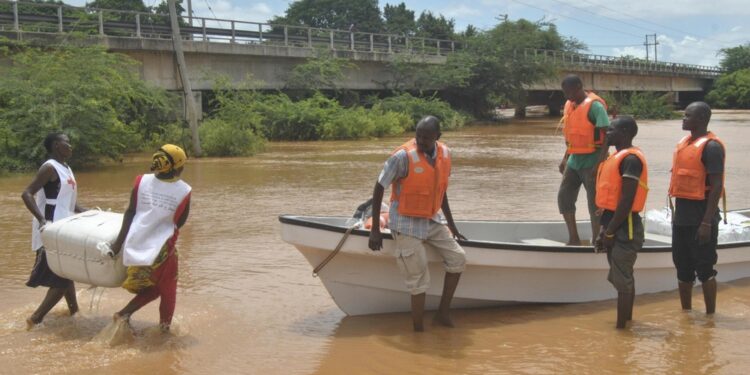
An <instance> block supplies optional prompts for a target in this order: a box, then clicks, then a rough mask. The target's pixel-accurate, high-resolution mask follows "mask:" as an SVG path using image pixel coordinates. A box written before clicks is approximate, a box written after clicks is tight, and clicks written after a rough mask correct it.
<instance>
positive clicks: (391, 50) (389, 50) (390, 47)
mask: <svg viewBox="0 0 750 375" xmlns="http://www.w3.org/2000/svg"><path fill="white" fill-rule="evenodd" d="M388 53H393V46H391V36H390V35H388Z"/></svg>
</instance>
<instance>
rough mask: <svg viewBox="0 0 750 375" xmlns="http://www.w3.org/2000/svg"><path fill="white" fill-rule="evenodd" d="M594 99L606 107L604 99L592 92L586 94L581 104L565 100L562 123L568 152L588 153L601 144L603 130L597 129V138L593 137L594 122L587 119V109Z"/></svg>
mask: <svg viewBox="0 0 750 375" xmlns="http://www.w3.org/2000/svg"><path fill="white" fill-rule="evenodd" d="M594 101H598V102H600V103H602V105H604V108H605V109H606V108H607V103H605V102H604V99H602V98H600V97H599V96H598V95H596V94H594V93H592V92H589V93H587V94H586V99H584V101H583V102H581V104H576V103H575V102H574V101H572V100H568V101H567V102H565V110H564V111H563V118H562V123H563V134H564V135H565V143H566V144H567V145H568V151H567V152H568V154H590V153H592V152H594V151H596V147H597V146H601V144H602V140H603V139H604V133H605V130H604V129H599V139H598V140H597V139H595V137H594V131H595V130H597V129H596V124H593V123H592V122H591V120H589V110H590V109H591V104H593V103H594Z"/></svg>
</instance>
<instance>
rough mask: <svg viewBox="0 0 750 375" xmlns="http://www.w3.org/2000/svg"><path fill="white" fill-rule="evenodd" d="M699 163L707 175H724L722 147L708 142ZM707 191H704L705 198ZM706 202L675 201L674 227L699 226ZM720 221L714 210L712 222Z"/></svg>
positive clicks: (717, 212) (716, 143)
mask: <svg viewBox="0 0 750 375" xmlns="http://www.w3.org/2000/svg"><path fill="white" fill-rule="evenodd" d="M701 162H703V165H704V166H706V173H707V174H709V175H710V174H716V173H724V147H722V146H721V144H720V143H719V142H715V141H712V140H709V141H708V143H706V147H704V148H703V154H701ZM706 186H708V176H706ZM707 197H708V191H706V198H707ZM707 205H708V200H707V199H703V200H699V201H696V200H692V199H683V198H676V199H675V210H674V225H700V223H701V221H702V220H703V215H705V214H706V206H707ZM719 219H720V216H719V210H716V216H715V217H714V219H713V220H714V222H718V221H719Z"/></svg>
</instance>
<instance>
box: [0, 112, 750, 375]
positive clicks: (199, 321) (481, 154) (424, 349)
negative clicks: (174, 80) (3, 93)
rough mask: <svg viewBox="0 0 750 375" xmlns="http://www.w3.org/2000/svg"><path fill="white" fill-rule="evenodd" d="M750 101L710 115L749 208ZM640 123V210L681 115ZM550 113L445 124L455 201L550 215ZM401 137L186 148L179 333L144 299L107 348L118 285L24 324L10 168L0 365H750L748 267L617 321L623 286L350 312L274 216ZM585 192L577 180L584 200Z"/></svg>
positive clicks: (347, 369)
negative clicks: (619, 325) (568, 294)
mask: <svg viewBox="0 0 750 375" xmlns="http://www.w3.org/2000/svg"><path fill="white" fill-rule="evenodd" d="M748 114H750V113H748V112H742V111H728V112H721V113H718V114H715V116H714V120H713V122H712V124H713V125H712V127H713V129H714V130H716V132H717V133H718V135H719V136H720V137H722V139H723V140H724V141H725V143H726V144H727V147H728V149H729V155H728V158H727V168H728V173H727V192H728V195H729V201H728V203H729V207H730V208H745V207H750V194H748V193H750V190H749V189H750V188H748V186H747V183H746V181H747V179H746V176H747V175H748V174H750V167H749V166H748V164H747V163H743V162H742V154H741V152H742V150H747V149H750V137H748V132H750V130H748V126H749V125H750V120H748V117H747V116H748ZM639 125H640V126H641V128H640V132H639V135H638V137H637V138H636V142H635V143H636V144H637V145H639V146H641V147H642V148H643V149H644V151H645V152H646V155H647V157H648V161H649V168H650V171H649V179H650V184H651V194H650V196H649V201H648V203H647V208H649V207H650V208H656V207H660V206H662V205H663V204H664V199H665V192H666V186H667V179H668V170H669V167H670V163H671V151H672V148H673V147H674V144H675V143H676V142H677V140H678V139H679V138H680V137H681V136H682V135H683V134H684V133H683V132H682V131H681V130H680V124H679V121H678V120H676V121H653V122H641V123H640V124H639ZM555 127H556V120H554V119H539V118H537V119H529V120H526V121H522V122H512V123H508V124H505V125H502V126H487V127H481V126H480V127H471V128H468V129H465V130H462V131H460V132H450V133H446V134H444V140H445V141H446V142H447V143H448V144H449V145H450V146H451V147H452V149H453V152H454V158H455V160H454V164H455V168H454V172H453V179H452V185H451V187H450V197H451V206H452V208H453V211H454V216H455V217H456V218H458V219H489V218H497V219H534V220H542V219H558V217H559V215H558V212H557V207H556V192H557V186H558V184H559V179H560V175H559V173H558V172H557V165H558V163H559V161H560V158H561V156H562V152H563V144H562V139H561V136H560V135H559V134H555ZM403 140H404V137H399V138H389V139H382V140H372V141H356V142H315V143H274V144H271V145H270V148H269V150H268V152H266V153H264V154H262V155H259V156H257V157H253V158H237V159H201V160H191V161H190V162H189V163H188V165H187V169H186V173H185V178H186V180H187V181H188V182H190V184H191V185H192V186H193V188H194V193H193V206H192V208H191V217H190V219H189V220H188V224H187V225H186V227H185V228H184V230H183V231H182V232H181V234H182V236H181V238H180V243H179V244H178V245H179V252H180V271H179V272H180V281H179V290H178V302H177V311H176V315H175V324H174V332H173V334H172V335H170V336H161V335H159V334H155V333H154V331H153V330H152V328H153V327H154V326H155V325H156V324H157V322H158V303H152V304H150V305H148V306H147V307H145V308H144V309H143V310H142V311H140V312H138V313H137V314H136V315H135V316H134V317H133V325H134V326H135V328H136V336H135V338H134V340H133V341H132V342H130V343H128V342H126V343H123V344H121V345H117V346H114V347H111V346H109V345H105V344H102V343H101V342H97V341H96V340H93V338H94V337H95V336H96V335H97V333H99V332H100V331H101V330H102V329H103V328H104V327H105V326H106V325H107V324H109V323H110V321H111V316H112V314H113V313H114V312H115V311H117V310H119V309H120V308H121V307H122V306H123V305H124V304H125V303H126V302H127V301H128V300H129V298H130V297H131V295H129V294H128V293H127V292H125V291H124V290H120V289H109V290H107V291H105V293H104V294H103V297H102V299H101V301H100V302H98V303H97V301H94V303H91V298H92V293H91V291H88V290H85V286H83V285H79V294H80V296H79V298H80V301H81V307H82V310H83V311H82V314H81V315H79V316H76V317H68V316H66V314H65V309H64V307H63V306H59V307H58V308H57V309H55V310H53V312H52V313H51V314H50V316H49V317H48V318H47V320H46V321H45V323H44V324H43V325H42V326H40V327H38V328H36V329H34V330H32V331H30V332H26V331H25V330H24V324H23V321H24V319H25V317H27V316H28V315H29V314H30V313H31V312H32V311H33V310H34V308H35V307H36V305H37V303H38V302H39V301H41V299H42V297H43V294H44V292H45V291H44V290H42V289H30V288H26V287H25V286H24V285H23V283H24V281H25V279H26V277H27V276H28V272H29V270H30V268H31V265H32V263H33V260H34V258H33V254H32V253H31V251H29V249H28V247H29V239H28V237H29V233H28V232H29V227H30V226H29V223H28V222H29V220H30V215H29V214H28V213H27V212H26V210H25V208H24V207H23V205H22V203H21V200H20V192H21V191H22V190H23V188H24V187H25V185H26V184H27V183H28V182H29V180H30V178H31V175H22V176H9V177H3V178H0V182H1V183H0V204H1V206H0V207H2V210H0V240H2V241H1V243H2V244H3V245H2V246H3V248H2V249H3V251H4V254H5V256H3V257H0V281H1V282H2V285H3V286H2V288H0V300H2V301H3V302H2V305H0V369H2V370H0V372H1V373H6V372H7V373H30V372H36V373H100V372H102V371H117V372H121V373H153V372H155V371H158V373H165V374H170V373H199V374H203V373H213V372H223V373H263V374H267V373H284V374H287V373H315V372H317V373H326V374H327V373H347V374H348V373H353V372H356V373H365V374H367V373H373V374H381V373H438V374H439V373H518V372H523V373H572V372H576V371H582V372H592V371H597V372H602V373H613V374H614V373H623V372H628V373H652V372H655V373H691V372H696V373H732V374H733V373H745V372H747V371H746V369H747V368H748V367H750V359H748V357H747V355H746V353H745V351H746V348H747V347H748V344H750V316H748V311H750V309H748V307H749V306H750V293H748V292H750V281H749V280H740V281H736V282H732V283H725V284H722V285H721V286H720V292H719V302H718V309H717V310H718V313H717V314H716V316H714V317H711V318H707V317H705V316H704V315H703V314H701V313H700V309H702V307H703V306H702V302H701V301H700V289H699V288H698V289H696V291H695V293H694V296H695V300H694V306H695V308H696V311H694V312H691V313H683V312H681V311H680V310H679V301H678V299H677V295H676V293H675V292H668V293H660V294H655V295H649V296H643V297H639V298H638V299H637V300H636V307H635V321H634V324H633V327H632V329H630V330H628V331H625V332H616V331H615V330H614V329H613V328H612V327H613V326H614V317H615V312H614V301H604V302H597V303H587V304H577V305H522V306H511V307H504V308H497V309H484V310H463V311H457V312H456V313H455V320H456V323H457V324H458V328H455V329H446V328H442V327H429V326H428V330H427V332H425V333H424V334H414V333H412V332H411V327H410V326H411V323H410V321H409V318H408V316H407V315H406V314H390V315H379V316H366V317H345V316H344V314H343V313H341V312H340V311H339V310H338V309H337V308H336V307H335V305H334V303H333V301H332V300H331V298H330V296H329V295H328V293H327V292H326V291H325V289H324V288H323V286H322V284H321V283H320V282H319V280H317V279H314V278H312V277H311V276H310V272H311V267H310V265H308V264H307V262H306V261H305V260H304V258H303V257H302V256H301V255H300V254H298V253H297V252H296V250H294V248H293V247H292V246H290V245H287V244H285V243H283V242H281V240H280V239H279V234H278V222H277V216H278V215H279V214H283V213H298V214H319V215H349V214H351V213H352V212H353V211H354V208H355V207H356V206H357V205H358V204H359V203H361V202H362V201H364V200H365V199H367V198H368V196H369V195H370V193H371V191H372V186H373V184H374V181H375V178H376V176H377V173H378V172H379V171H380V168H381V166H382V163H383V161H384V159H385V157H386V155H387V154H388V153H389V152H390V150H392V149H393V148H394V147H396V146H398V145H400V144H401V143H402V142H403ZM148 165H149V163H148V159H147V157H146V156H139V157H135V158H132V159H129V160H127V161H126V162H125V163H124V164H122V165H117V166H115V167H110V168H101V169H98V170H93V171H78V172H77V174H76V176H77V178H78V180H79V186H80V192H79V197H80V200H81V203H82V204H83V205H86V206H89V207H95V206H98V207H102V208H105V209H106V208H112V209H113V210H116V211H122V210H123V209H124V206H125V205H126V203H127V197H128V192H129V190H130V186H131V184H132V181H133V177H134V176H135V175H136V174H139V173H144V172H145V171H146V168H147V167H148ZM583 199H585V198H584V196H583V193H582V194H581V198H580V200H579V204H582V200H583ZM585 211H586V210H579V212H580V215H582V216H581V217H580V218H581V219H584V218H586V217H585V215H586V213H585ZM334 261H335V260H334ZM394 267H395V265H394ZM602 282H603V283H606V281H605V280H602ZM636 283H637V275H636ZM90 306H93V308H90ZM428 321H429V319H428Z"/></svg>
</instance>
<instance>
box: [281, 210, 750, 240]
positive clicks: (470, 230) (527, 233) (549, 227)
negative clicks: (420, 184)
mask: <svg viewBox="0 0 750 375" xmlns="http://www.w3.org/2000/svg"><path fill="white" fill-rule="evenodd" d="M731 212H732V213H735V214H739V215H742V216H737V215H734V218H735V219H736V218H737V217H740V218H745V219H744V221H742V225H743V228H742V229H743V230H744V231H747V232H748V233H747V234H748V238H750V209H746V210H736V211H731ZM287 218H293V219H297V220H302V221H306V222H310V223H316V224H319V225H320V224H322V225H323V226H334V227H339V228H347V227H350V226H352V225H355V224H357V223H361V222H360V221H359V220H357V219H353V218H346V217H330V216H326V217H315V216H287ZM741 220H743V219H741ZM735 221H736V220H735ZM456 224H457V225H458V227H459V228H460V230H461V233H462V234H463V235H464V236H466V237H467V238H468V239H469V240H470V241H472V242H485V243H506V244H514V245H529V246H534V247H560V246H565V243H566V242H567V240H568V232H567V229H566V227H565V223H564V222H563V221H480V220H475V221H457V222H456ZM577 226H578V233H579V236H580V237H581V239H582V240H583V241H584V244H583V246H590V243H589V239H590V238H591V225H590V224H589V222H588V221H578V222H577ZM355 229H358V231H357V232H359V233H360V234H364V233H361V232H360V231H364V230H363V229H361V225H358V226H356V227H355ZM645 229H646V235H645V238H646V241H645V243H644V247H668V246H670V244H671V242H672V238H671V236H670V235H665V234H658V233H654V231H649V225H648V222H646V226H645Z"/></svg>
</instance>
